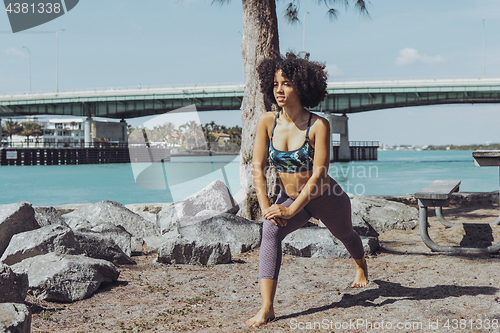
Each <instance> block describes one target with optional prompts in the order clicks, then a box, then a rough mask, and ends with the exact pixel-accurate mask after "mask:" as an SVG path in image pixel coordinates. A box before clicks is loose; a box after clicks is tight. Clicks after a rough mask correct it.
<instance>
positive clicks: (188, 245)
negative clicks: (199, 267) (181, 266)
mask: <svg viewBox="0 0 500 333" xmlns="http://www.w3.org/2000/svg"><path fill="white" fill-rule="evenodd" d="M261 234H262V223H261V222H255V221H249V220H247V219H245V218H243V217H239V216H236V215H233V214H229V213H223V214H219V215H217V216H214V217H210V218H208V219H205V220H203V221H201V222H198V223H195V224H191V225H187V226H184V227H180V228H178V230H172V231H170V232H168V233H166V234H164V235H163V236H162V237H161V239H160V238H147V239H146V243H147V246H149V247H153V248H155V249H157V251H158V261H159V262H164V263H188V264H196V263H198V262H199V263H201V264H205V265H215V264H221V263H227V262H230V261H231V254H232V253H242V252H246V251H249V250H251V249H254V248H256V247H258V246H260V241H261Z"/></svg>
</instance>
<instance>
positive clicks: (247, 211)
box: [238, 0, 279, 220]
mask: <svg viewBox="0 0 500 333" xmlns="http://www.w3.org/2000/svg"><path fill="white" fill-rule="evenodd" d="M242 2H243V38H242V41H241V53H242V56H243V65H244V68H245V95H244V97H243V101H242V103H241V118H242V128H243V131H242V135H241V162H240V184H241V190H242V191H243V193H244V195H245V197H244V198H240V200H239V201H240V202H239V205H240V211H239V213H238V215H240V216H243V217H245V218H248V219H252V220H256V219H260V218H261V212H260V209H259V204H258V201H257V196H256V195H255V187H254V183H253V174H252V156H253V143H254V137H255V132H256V126H257V120H258V118H259V115H260V114H261V113H263V112H265V111H266V109H267V110H269V108H266V105H265V103H264V96H263V95H262V93H261V92H260V86H259V79H258V75H257V72H256V67H257V65H258V64H259V63H260V62H261V61H262V60H263V59H264V58H267V57H270V56H272V55H276V54H279V39H278V19H277V17H276V2H275V0H242ZM267 180H268V193H269V195H270V197H273V196H274V195H275V191H276V174H275V172H268V173H267Z"/></svg>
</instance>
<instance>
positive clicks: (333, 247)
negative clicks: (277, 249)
mask: <svg viewBox="0 0 500 333" xmlns="http://www.w3.org/2000/svg"><path fill="white" fill-rule="evenodd" d="M361 241H362V242H363V248H364V251H365V254H371V253H373V252H374V251H375V250H376V249H377V248H378V245H379V243H378V238H377V237H365V236H361ZM281 246H282V251H283V253H287V254H292V255H296V256H301V257H313V258H317V257H322V258H333V257H337V258H350V257H351V255H350V254H349V252H347V250H346V248H345V247H344V245H343V244H342V242H340V241H339V240H338V239H337V238H335V236H333V235H332V233H331V232H330V231H329V230H328V229H327V228H323V227H309V228H300V229H299V230H296V231H294V232H292V233H291V234H288V235H287V236H286V237H285V239H283V242H282V244H281Z"/></svg>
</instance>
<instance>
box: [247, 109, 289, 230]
mask: <svg viewBox="0 0 500 333" xmlns="http://www.w3.org/2000/svg"><path fill="white" fill-rule="evenodd" d="M273 115H274V114H273V113H271V112H264V113H263V114H261V115H260V116H259V120H258V121H257V131H256V133H255V141H254V146H253V157H252V166H253V181H254V185H255V192H256V194H257V200H259V206H260V209H261V211H262V215H263V216H264V215H266V214H267V212H268V211H269V209H270V207H271V205H270V204H269V198H268V197H267V189H266V168H267V165H268V164H267V159H268V155H269V128H270V126H272V125H271V124H272V122H273V120H274V117H273ZM269 220H270V221H271V222H273V223H274V224H276V225H278V224H279V225H281V226H285V225H286V221H285V220H283V219H280V218H278V217H273V218H269Z"/></svg>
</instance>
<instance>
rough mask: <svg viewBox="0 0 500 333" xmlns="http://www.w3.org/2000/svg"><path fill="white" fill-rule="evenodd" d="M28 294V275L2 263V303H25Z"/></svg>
mask: <svg viewBox="0 0 500 333" xmlns="http://www.w3.org/2000/svg"><path fill="white" fill-rule="evenodd" d="M27 293H28V275H26V274H24V273H15V272H14V271H12V269H11V268H10V267H9V266H7V265H3V264H1V263H0V303H23V302H24V299H25V298H26V294H27ZM0 318H2V316H0Z"/></svg>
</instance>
